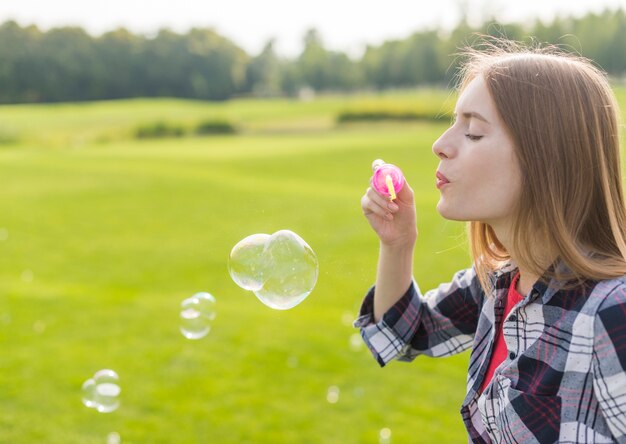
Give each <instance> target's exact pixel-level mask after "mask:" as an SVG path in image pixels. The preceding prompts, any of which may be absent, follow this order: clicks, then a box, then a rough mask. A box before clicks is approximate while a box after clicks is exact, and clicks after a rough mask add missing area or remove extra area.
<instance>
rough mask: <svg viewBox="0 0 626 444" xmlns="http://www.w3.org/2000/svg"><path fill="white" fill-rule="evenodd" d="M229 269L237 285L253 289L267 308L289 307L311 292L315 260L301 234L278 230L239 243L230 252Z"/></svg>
mask: <svg viewBox="0 0 626 444" xmlns="http://www.w3.org/2000/svg"><path fill="white" fill-rule="evenodd" d="M228 272H229V273H230V276H231V277H232V278H233V281H235V283H236V284H237V285H239V286H240V287H241V288H243V289H245V290H249V291H252V292H254V294H255V295H256V297H257V298H259V300H260V301H261V302H263V303H264V304H265V305H267V306H268V307H270V308H273V309H276V310H288V309H290V308H292V307H295V306H296V305H298V304H299V303H300V302H302V301H303V300H304V299H306V297H307V296H308V295H309V294H310V293H311V291H313V288H314V287H315V283H316V282H317V274H318V263H317V257H316V256H315V253H314V252H313V250H312V249H311V247H310V246H309V245H308V244H307V243H306V242H305V241H304V240H303V239H302V238H301V237H300V236H298V235H297V234H296V233H294V232H293V231H289V230H280V231H277V232H276V233H274V234H272V235H269V234H253V235H251V236H248V237H246V238H245V239H243V240H241V241H240V242H238V243H237V245H235V246H234V247H233V249H232V251H231V252H230V260H229V261H228Z"/></svg>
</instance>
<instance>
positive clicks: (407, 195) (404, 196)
mask: <svg viewBox="0 0 626 444" xmlns="http://www.w3.org/2000/svg"><path fill="white" fill-rule="evenodd" d="M413 195H414V194H413V189H412V188H411V186H410V185H409V183H408V182H404V186H403V187H402V189H401V190H400V191H398V199H397V200H399V201H400V202H404V203H411V202H413Z"/></svg>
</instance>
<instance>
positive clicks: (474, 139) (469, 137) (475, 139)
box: [465, 134, 483, 142]
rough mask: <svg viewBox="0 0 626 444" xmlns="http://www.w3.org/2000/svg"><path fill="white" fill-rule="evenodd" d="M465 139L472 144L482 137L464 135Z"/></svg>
mask: <svg viewBox="0 0 626 444" xmlns="http://www.w3.org/2000/svg"><path fill="white" fill-rule="evenodd" d="M465 137H467V138H468V139H469V140H471V141H472V142H478V141H479V140H480V139H482V138H483V136H475V135H474V134H466V135H465Z"/></svg>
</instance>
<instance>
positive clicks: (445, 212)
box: [437, 201, 469, 222]
mask: <svg viewBox="0 0 626 444" xmlns="http://www.w3.org/2000/svg"><path fill="white" fill-rule="evenodd" d="M437 212H438V213H439V214H440V215H441V217H443V218H444V219H447V220H455V221H460V222H466V221H468V220H469V219H468V218H467V215H464V214H461V213H460V212H458V211H454V209H452V208H447V207H446V205H445V204H444V203H443V202H442V201H439V203H438V204H437Z"/></svg>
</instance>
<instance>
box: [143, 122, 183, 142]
mask: <svg viewBox="0 0 626 444" xmlns="http://www.w3.org/2000/svg"><path fill="white" fill-rule="evenodd" d="M184 134H185V129H184V128H183V127H182V126H180V125H174V124H171V123H167V122H156V123H151V124H148V125H143V126H140V127H139V128H137V131H136V132H135V136H136V137H137V138H138V139H156V138H164V137H182V136H183V135H184Z"/></svg>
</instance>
